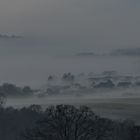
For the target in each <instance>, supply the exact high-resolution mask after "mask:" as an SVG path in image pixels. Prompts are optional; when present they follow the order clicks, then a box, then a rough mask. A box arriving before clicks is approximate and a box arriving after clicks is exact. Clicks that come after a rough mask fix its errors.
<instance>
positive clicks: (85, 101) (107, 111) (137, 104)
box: [6, 97, 140, 124]
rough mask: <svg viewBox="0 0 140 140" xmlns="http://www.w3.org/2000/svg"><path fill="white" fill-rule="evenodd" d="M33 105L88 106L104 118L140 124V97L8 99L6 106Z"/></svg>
mask: <svg viewBox="0 0 140 140" xmlns="http://www.w3.org/2000/svg"><path fill="white" fill-rule="evenodd" d="M31 104H38V105H41V106H43V108H45V107H47V106H50V105H57V104H72V105H76V106H79V105H86V106H89V107H90V108H92V109H93V111H94V112H95V113H96V114H97V115H100V116H102V117H108V118H111V119H118V120H124V119H128V120H133V121H134V122H136V123H137V124H140V97H125V98H124V97H123V98H105V97H104V98H94V97H77V98H75V97H71V98H70V97H56V98H54V97H48V98H41V99H38V98H28V99H8V100H7V104H6V106H13V107H15V108H21V107H23V106H29V105H31Z"/></svg>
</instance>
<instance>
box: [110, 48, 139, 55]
mask: <svg viewBox="0 0 140 140" xmlns="http://www.w3.org/2000/svg"><path fill="white" fill-rule="evenodd" d="M111 55H125V56H140V48H126V49H118V50H115V51H113V52H111Z"/></svg>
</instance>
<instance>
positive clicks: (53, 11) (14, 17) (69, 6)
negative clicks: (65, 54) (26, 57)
mask: <svg viewBox="0 0 140 140" xmlns="http://www.w3.org/2000/svg"><path fill="white" fill-rule="evenodd" d="M139 3H140V2H139V1H138V0H133V1H130V0H117V1H116V0H106V1H104V0H94V1H92V0H87V1H84V0H76V1H75V0H68V1H64V0H40V1H38V0H24V1H23V0H1V1H0V20H1V23H0V33H2V34H17V35H21V36H24V37H28V38H30V39H32V41H33V42H35V41H36V42H41V43H42V42H44V44H45V45H46V46H51V47H52V46H55V47H54V48H55V49H58V50H59V49H61V48H60V46H61V47H63V48H65V49H68V50H70V48H71V47H72V48H74V49H75V50H76V49H78V48H81V49H84V50H92V49H93V48H94V50H96V51H102V50H103V51H106V50H107V49H112V48H121V47H139V46H140V41H139V35H140V29H139V24H140V17H139V13H140V7H139Z"/></svg>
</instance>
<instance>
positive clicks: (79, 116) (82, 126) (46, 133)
mask: <svg viewBox="0 0 140 140" xmlns="http://www.w3.org/2000/svg"><path fill="white" fill-rule="evenodd" d="M45 115H46V117H45V118H44V119H43V120H41V121H39V122H38V126H37V127H36V128H35V129H32V130H27V131H26V132H25V133H24V135H23V138H24V139H26V140H90V139H91V138H92V137H93V135H94V132H96V131H95V129H94V125H95V122H96V120H97V119H98V117H97V116H96V115H95V114H94V113H93V112H92V111H91V110H90V109H89V108H88V107H85V106H82V107H79V108H75V107H74V106H71V105H58V106H56V107H54V106H52V107H49V108H47V109H46V112H45Z"/></svg>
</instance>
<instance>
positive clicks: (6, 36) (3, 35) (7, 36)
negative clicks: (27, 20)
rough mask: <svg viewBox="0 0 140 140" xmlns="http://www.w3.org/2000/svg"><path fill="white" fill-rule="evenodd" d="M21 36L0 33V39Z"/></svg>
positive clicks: (18, 37)
mask: <svg viewBox="0 0 140 140" xmlns="http://www.w3.org/2000/svg"><path fill="white" fill-rule="evenodd" d="M20 38H22V36H18V35H6V34H0V39H20Z"/></svg>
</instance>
